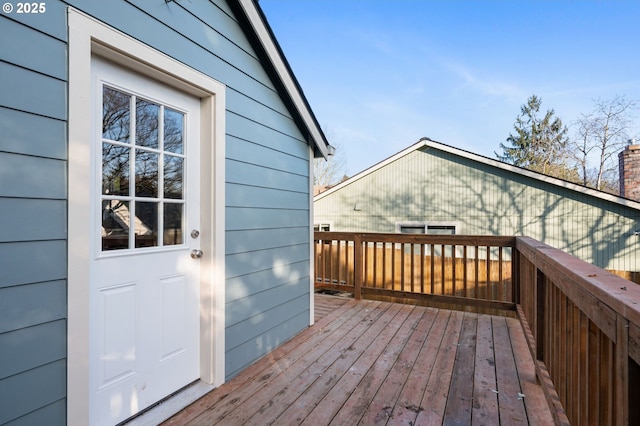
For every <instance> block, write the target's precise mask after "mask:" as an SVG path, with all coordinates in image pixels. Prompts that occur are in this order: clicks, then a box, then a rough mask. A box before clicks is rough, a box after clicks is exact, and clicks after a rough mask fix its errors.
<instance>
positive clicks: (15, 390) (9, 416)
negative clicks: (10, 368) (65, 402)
mask: <svg viewBox="0 0 640 426" xmlns="http://www.w3.org/2000/svg"><path fill="white" fill-rule="evenodd" d="M66 367H67V366H66V362H65V361H64V360H59V361H55V362H52V363H50V364H45V365H42V366H40V367H37V368H33V369H31V370H28V371H26V372H24V373H22V374H18V375H14V376H11V377H8V378H6V379H4V380H2V381H0V395H2V410H0V424H4V423H6V422H9V421H11V420H15V419H18V418H20V417H22V416H25V415H29V413H31V412H32V411H35V410H33V407H38V408H42V407H45V406H47V405H49V404H54V403H56V402H58V401H60V400H62V399H64V398H65V395H66V386H65V385H64V384H65V383H66V379H67V377H66V376H67V368H66ZM55 383H62V385H59V386H51V384H55ZM61 420H64V419H51V420H50V421H47V422H46V424H47V425H49V424H54V423H58V424H60V423H61Z"/></svg>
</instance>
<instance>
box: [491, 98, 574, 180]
mask: <svg viewBox="0 0 640 426" xmlns="http://www.w3.org/2000/svg"><path fill="white" fill-rule="evenodd" d="M541 105H542V99H540V98H539V97H537V96H536V95H532V96H531V97H530V98H529V99H528V100H527V103H526V104H524V105H522V106H521V107H520V115H519V116H518V118H517V119H516V123H515V124H514V126H513V127H514V130H515V134H514V133H510V134H509V137H508V138H507V143H508V144H509V145H505V144H503V143H501V144H500V148H501V149H502V151H503V153H502V155H500V154H498V153H495V155H496V157H497V158H498V159H499V160H500V161H504V162H506V163H509V164H513V165H515V166H519V167H524V168H527V169H530V170H534V171H536V172H540V173H544V174H547V175H551V176H555V177H559V178H562V179H567V180H573V181H575V180H577V178H578V175H577V171H576V170H574V169H571V168H569V167H568V166H567V157H568V156H567V144H568V141H569V140H568V138H567V132H568V130H567V127H566V126H564V125H563V124H562V120H560V118H558V117H555V112H554V110H553V109H551V110H548V111H547V112H546V113H545V114H544V116H543V117H542V118H540V107H541Z"/></svg>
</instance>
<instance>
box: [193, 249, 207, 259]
mask: <svg viewBox="0 0 640 426" xmlns="http://www.w3.org/2000/svg"><path fill="white" fill-rule="evenodd" d="M203 254H204V253H202V250H198V249H193V250H191V258H192V259H200V258H201V257H202V255H203Z"/></svg>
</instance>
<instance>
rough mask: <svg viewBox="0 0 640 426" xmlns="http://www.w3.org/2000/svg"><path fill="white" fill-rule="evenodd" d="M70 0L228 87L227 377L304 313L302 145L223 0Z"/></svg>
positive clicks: (305, 161)
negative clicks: (229, 336)
mask: <svg viewBox="0 0 640 426" xmlns="http://www.w3.org/2000/svg"><path fill="white" fill-rule="evenodd" d="M71 3H73V4H74V5H75V4H76V3H77V7H78V8H80V9H82V10H83V11H85V12H86V13H88V14H89V15H92V16H96V17H98V18H99V19H101V20H102V21H104V22H106V23H107V24H109V25H111V26H113V27H114V28H117V29H119V30H121V31H124V32H126V33H128V34H130V35H131V36H133V37H135V38H137V39H138V40H141V41H142V42H144V43H147V44H149V45H150V46H152V47H155V48H156V49H158V50H161V51H163V52H165V53H166V54H168V55H169V56H171V57H173V58H175V59H177V60H179V61H181V62H183V63H185V64H187V65H189V66H190V67H192V68H194V69H196V70H198V71H200V72H202V73H205V74H207V75H209V76H211V77H212V78H214V79H216V80H218V81H220V82H222V83H223V84H224V85H225V86H226V88H227V92H226V102H227V105H226V113H225V126H226V133H227V134H226V146H225V150H226V157H227V158H226V162H225V166H226V185H225V196H226V201H225V202H226V229H227V232H226V236H225V240H226V246H227V256H226V288H227V290H226V293H227V295H228V297H227V327H228V330H227V334H230V333H232V334H233V336H234V337H233V339H236V338H240V340H243V342H244V343H243V344H240V345H236V344H235V343H234V342H233V339H232V341H231V343H229V342H227V343H228V346H227V354H226V359H227V366H226V375H227V377H231V376H232V375H234V374H236V373H237V372H238V370H239V369H241V368H242V367H243V366H246V365H248V364H249V363H251V362H252V361H253V360H255V359H256V358H258V357H260V356H262V355H264V354H266V353H267V352H268V351H270V350H271V349H273V348H274V347H275V345H276V344H277V343H278V342H282V341H284V340H287V339H288V338H290V337H292V336H293V335H294V334H296V333H297V332H298V331H300V330H301V329H302V328H303V327H305V326H306V325H308V323H309V297H308V292H309V247H310V246H309V156H310V153H309V146H308V144H307V143H306V142H305V140H304V137H303V136H302V134H301V132H300V130H299V129H298V127H297V126H296V124H295V123H294V121H293V119H292V117H291V115H290V113H289V112H288V110H287V108H286V106H285V104H284V103H283V102H282V100H281V98H280V95H279V94H278V92H277V91H276V89H275V86H274V84H273V82H272V81H271V80H270V78H269V77H268V75H267V73H266V71H265V70H264V69H263V67H262V64H261V61H260V60H259V59H258V56H257V54H256V53H255V52H254V51H253V50H252V47H251V45H250V43H249V41H248V39H247V38H246V37H245V35H244V33H243V32H242V30H241V28H240V26H239V25H238V23H237V21H236V20H235V18H234V16H233V13H232V11H231V10H230V9H229V7H228V5H227V4H226V3H225V2H223V1H216V2H205V1H198V2H173V3H169V4H166V3H165V2H149V1H143V0H136V1H130V2H126V3H124V2H123V3H117V4H116V5H114V4H113V2H89V3H87V2H75V1H72V2H71ZM214 3H215V4H214ZM239 293H241V296H238V294H239ZM305 294H306V296H305ZM276 300H277V302H276ZM258 318H259V319H260V326H259V327H256V326H255V324H254V323H255V321H256V320H257V319H258Z"/></svg>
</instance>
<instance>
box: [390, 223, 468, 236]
mask: <svg viewBox="0 0 640 426" xmlns="http://www.w3.org/2000/svg"><path fill="white" fill-rule="evenodd" d="M457 228H458V225H456V224H453V223H398V224H396V231H397V232H399V233H401V234H432V235H455V234H456V230H457Z"/></svg>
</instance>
